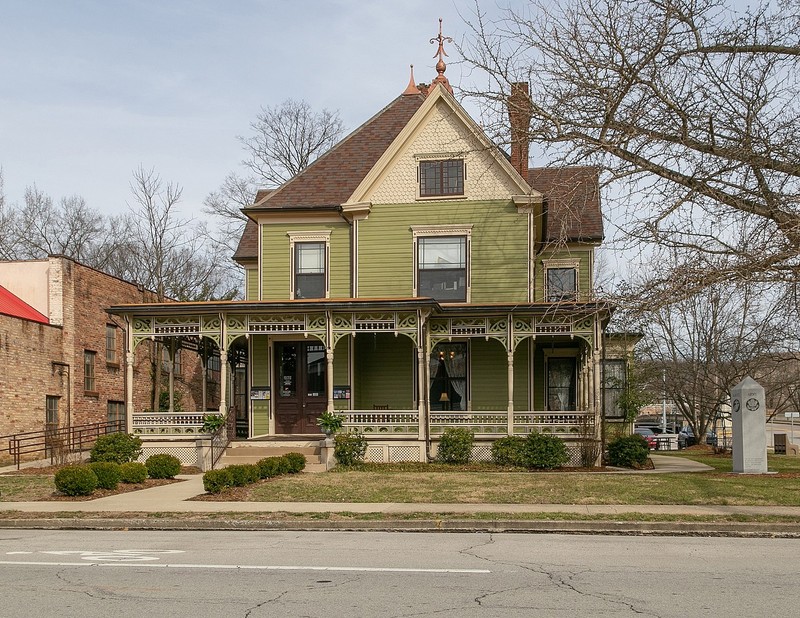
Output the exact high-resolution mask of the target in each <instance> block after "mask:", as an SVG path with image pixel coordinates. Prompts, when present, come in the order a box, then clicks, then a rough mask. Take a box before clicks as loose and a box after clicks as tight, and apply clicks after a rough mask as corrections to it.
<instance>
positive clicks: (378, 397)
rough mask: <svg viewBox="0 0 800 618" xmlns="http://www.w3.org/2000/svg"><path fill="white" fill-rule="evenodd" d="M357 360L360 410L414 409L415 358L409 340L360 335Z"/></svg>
mask: <svg viewBox="0 0 800 618" xmlns="http://www.w3.org/2000/svg"><path fill="white" fill-rule="evenodd" d="M337 349H338V348H337ZM354 357H355V358H354V360H355V372H356V376H357V382H358V390H354V392H353V397H354V398H355V401H354V407H355V408H356V409H357V410H370V409H372V406H373V405H388V406H389V408H390V409H392V410H410V409H411V408H412V406H413V404H414V370H415V367H416V362H415V359H416V356H415V353H414V344H413V343H412V341H411V340H410V339H409V338H408V337H403V336H399V337H395V336H394V335H389V334H382V333H381V334H377V335H373V334H366V333H364V334H360V335H358V337H356V338H355V352H354Z"/></svg>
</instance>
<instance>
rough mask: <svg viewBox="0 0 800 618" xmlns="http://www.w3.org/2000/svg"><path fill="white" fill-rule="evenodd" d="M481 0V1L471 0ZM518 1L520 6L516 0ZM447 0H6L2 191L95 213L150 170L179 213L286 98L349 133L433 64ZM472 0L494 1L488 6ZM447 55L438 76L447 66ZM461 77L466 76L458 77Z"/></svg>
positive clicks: (447, 20)
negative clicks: (167, 185) (172, 195)
mask: <svg viewBox="0 0 800 618" xmlns="http://www.w3.org/2000/svg"><path fill="white" fill-rule="evenodd" d="M484 4H485V5H486V6H483V5H484ZM515 4H519V2H515ZM457 5H458V6H456V4H454V2H453V1H452V0H403V1H402V2H395V1H384V0H381V1H371V2H368V1H364V0H361V1H360V2H356V1H351V0H333V1H322V0H320V1H310V0H285V1H281V0H229V1H226V2H222V1H218V2H212V1H210V0H192V1H189V0H168V1H166V0H161V1H156V0H73V1H65V0H4V2H3V3H2V7H0V167H2V168H3V171H4V177H5V194H6V198H7V200H8V201H10V202H12V203H14V202H21V201H22V198H23V195H24V190H25V187H26V186H27V185H31V184H33V183H36V185H37V186H38V187H39V189H41V190H43V191H45V192H46V193H48V194H49V195H51V196H52V197H54V198H56V199H57V198H60V197H61V196H66V195H73V194H78V195H81V196H83V197H84V198H85V199H86V200H87V203H88V205H89V206H90V207H92V208H94V209H97V210H100V211H101V212H104V213H116V212H121V211H123V210H124V209H125V208H126V202H127V201H129V200H130V190H129V182H130V179H131V172H132V170H133V169H134V168H136V167H137V166H139V165H140V164H141V165H144V166H145V167H146V168H149V167H155V169H156V170H157V171H158V172H159V173H160V174H161V176H162V177H163V178H164V179H166V180H170V181H174V182H177V183H179V184H180V185H182V186H183V188H184V199H183V203H182V208H183V210H184V212H186V213H189V212H192V211H195V212H199V210H200V208H201V206H202V200H203V198H204V197H205V196H206V195H207V194H208V192H209V191H211V190H213V189H215V188H217V187H218V186H219V184H220V183H221V181H222V179H223V178H224V177H225V175H226V174H227V173H228V172H230V171H232V170H234V169H237V167H238V163H239V161H240V159H241V158H242V156H243V153H242V150H241V147H240V144H239V143H238V141H237V140H236V136H237V135H245V134H248V132H249V124H250V122H251V121H252V120H253V119H254V118H255V116H256V114H257V113H258V111H259V109H260V107H261V106H262V105H263V106H271V105H275V104H278V103H280V102H281V101H283V100H284V99H286V98H288V97H292V98H295V99H305V100H307V101H308V102H309V103H310V104H311V105H312V107H314V108H315V109H322V108H328V109H339V110H340V113H341V116H342V118H343V120H344V122H345V124H346V127H347V129H348V130H350V129H353V128H355V127H357V126H358V125H359V124H361V123H362V122H363V121H364V120H366V119H367V118H369V117H370V116H371V115H372V114H374V113H375V112H377V111H378V110H379V109H381V108H382V107H383V106H384V105H386V104H387V103H388V102H389V101H391V100H392V99H393V98H394V97H395V96H397V95H398V94H399V93H400V92H402V90H403V89H404V88H405V86H406V84H407V83H408V65H409V64H411V63H413V64H414V65H415V76H416V78H417V81H430V80H431V79H432V78H433V77H434V76H435V75H436V73H435V70H434V68H433V67H434V64H435V60H434V59H433V55H434V52H435V51H436V47H435V46H434V45H431V44H430V43H429V39H430V38H431V37H433V36H435V35H436V34H437V33H438V18H439V17H442V18H444V33H445V34H446V35H450V36H452V37H453V38H455V39H456V40H460V39H461V37H462V36H463V34H464V32H465V31H466V26H465V25H464V23H463V20H462V18H461V17H460V16H459V12H461V14H462V15H464V16H469V15H471V13H472V12H473V11H474V10H475V6H474V4H473V3H472V2H458V3H457ZM481 8H482V10H485V11H488V12H490V13H493V14H497V13H499V9H498V8H497V4H495V3H494V2H490V3H482V7H481ZM450 50H451V52H452V55H451V58H450V60H451V62H450V63H449V68H448V72H447V75H448V77H449V78H450V80H451V82H453V84H454V85H458V84H459V83H460V81H461V79H462V78H461V69H460V67H459V66H458V65H457V64H456V63H455V62H456V61H457V60H458V58H457V53H456V52H455V50H454V49H453V48H452V47H450ZM468 79H471V78H468Z"/></svg>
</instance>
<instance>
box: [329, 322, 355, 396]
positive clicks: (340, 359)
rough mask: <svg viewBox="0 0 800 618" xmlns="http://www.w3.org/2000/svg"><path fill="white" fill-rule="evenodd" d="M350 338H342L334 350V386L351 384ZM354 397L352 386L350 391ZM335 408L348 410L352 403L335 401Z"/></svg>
mask: <svg viewBox="0 0 800 618" xmlns="http://www.w3.org/2000/svg"><path fill="white" fill-rule="evenodd" d="M349 342H350V337H342V338H341V339H339V342H338V343H337V344H336V348H335V349H334V350H333V385H334V386H346V385H348V384H350V381H349V380H350V377H349V375H350V371H349V370H350V343H349ZM350 396H351V397H352V396H353V394H352V385H351V389H350ZM333 406H334V408H336V409H337V410H347V409H348V408H349V407H350V402H349V401H348V400H346V399H334V400H333Z"/></svg>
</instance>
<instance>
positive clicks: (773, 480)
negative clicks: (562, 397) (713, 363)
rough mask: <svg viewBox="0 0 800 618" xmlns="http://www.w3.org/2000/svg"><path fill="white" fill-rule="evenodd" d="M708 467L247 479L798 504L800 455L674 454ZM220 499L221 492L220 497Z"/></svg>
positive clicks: (307, 489)
mask: <svg viewBox="0 0 800 618" xmlns="http://www.w3.org/2000/svg"><path fill="white" fill-rule="evenodd" d="M675 456H686V457H689V458H691V459H694V460H697V461H702V462H703V463H707V464H708V465H711V466H712V467H713V468H714V470H713V471H709V472H693V473H680V474H600V473H590V472H570V473H559V472H539V473H533V472H510V471H499V472H493V471H487V470H486V469H485V468H483V469H479V470H477V471H444V467H443V466H431V465H427V466H426V465H425V464H419V465H415V464H412V465H408V464H402V465H367V466H365V467H364V468H363V469H362V470H337V471H333V472H330V473H327V474H303V475H291V476H286V477H280V478H277V479H273V480H269V481H265V482H261V483H259V484H256V485H253V486H251V487H250V488H249V492H247V498H246V499H248V500H250V501H256V502H258V501H261V502H340V503H346V502H409V503H413V502H431V503H464V504H479V503H496V504H623V505H624V504H696V505H707V504H715V505H762V506H766V505H780V506H800V461H798V460H797V459H790V458H787V457H780V456H779V457H771V458H770V459H769V468H770V470H775V471H778V472H780V474H776V475H768V476H763V475H732V474H730V473H729V472H730V470H731V459H730V457H717V456H713V455H705V454H698V455H694V454H690V455H678V454H676V455H675ZM223 499H224V498H223Z"/></svg>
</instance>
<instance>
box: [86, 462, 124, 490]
mask: <svg viewBox="0 0 800 618" xmlns="http://www.w3.org/2000/svg"><path fill="white" fill-rule="evenodd" d="M89 467H90V468H91V469H92V472H94V474H95V476H96V477H97V486H98V487H99V488H100V489H116V488H117V485H119V481H120V472H119V464H118V463H114V462H113V461H94V462H92V463H90V464H89Z"/></svg>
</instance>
